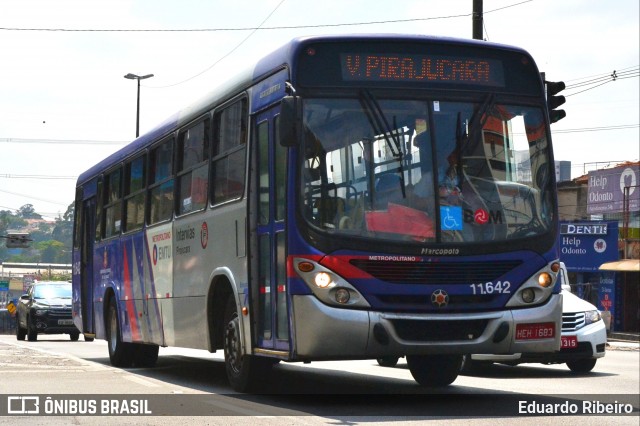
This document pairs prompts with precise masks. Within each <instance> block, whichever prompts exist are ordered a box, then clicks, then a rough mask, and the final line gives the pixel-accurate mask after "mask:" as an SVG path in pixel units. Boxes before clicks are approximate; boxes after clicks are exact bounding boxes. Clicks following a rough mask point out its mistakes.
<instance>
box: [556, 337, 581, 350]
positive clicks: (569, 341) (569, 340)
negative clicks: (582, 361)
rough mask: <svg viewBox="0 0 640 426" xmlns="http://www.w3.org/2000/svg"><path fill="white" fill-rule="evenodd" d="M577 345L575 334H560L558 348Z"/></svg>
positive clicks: (575, 346)
mask: <svg viewBox="0 0 640 426" xmlns="http://www.w3.org/2000/svg"><path fill="white" fill-rule="evenodd" d="M577 347H578V338H577V337H576V336H560V349H571V348H577Z"/></svg>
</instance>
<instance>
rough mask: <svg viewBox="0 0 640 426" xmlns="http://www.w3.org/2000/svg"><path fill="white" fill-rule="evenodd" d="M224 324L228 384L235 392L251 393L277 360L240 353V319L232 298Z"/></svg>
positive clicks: (225, 363) (228, 304) (226, 310)
mask: <svg viewBox="0 0 640 426" xmlns="http://www.w3.org/2000/svg"><path fill="white" fill-rule="evenodd" d="M224 324H225V326H224V365H225V370H226V372H227V378H228V379H229V384H230V385H231V387H232V388H233V390H235V391H236V392H250V391H253V390H254V389H255V388H256V385H257V383H258V380H260V379H264V378H265V376H266V375H268V373H269V370H270V369H271V367H272V366H273V365H274V364H275V363H277V360H272V359H270V358H261V357H256V356H251V355H247V354H243V353H242V334H241V333H240V319H239V317H238V310H237V309H236V303H235V300H234V298H233V296H230V297H229V300H228V301H227V307H226V309H225V314H224Z"/></svg>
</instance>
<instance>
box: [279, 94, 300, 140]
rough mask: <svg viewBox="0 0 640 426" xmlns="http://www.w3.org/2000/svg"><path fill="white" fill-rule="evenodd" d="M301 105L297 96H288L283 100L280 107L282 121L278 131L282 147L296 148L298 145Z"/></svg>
mask: <svg viewBox="0 0 640 426" xmlns="http://www.w3.org/2000/svg"><path fill="white" fill-rule="evenodd" d="M299 109H300V103H299V102H298V99H297V98H296V97H295V96H286V97H284V98H283V99H282V105H281V107H280V120H279V122H278V130H279V133H280V145H282V146H296V145H297V144H298V138H299V135H300V131H299V128H300V126H299V117H300V114H299Z"/></svg>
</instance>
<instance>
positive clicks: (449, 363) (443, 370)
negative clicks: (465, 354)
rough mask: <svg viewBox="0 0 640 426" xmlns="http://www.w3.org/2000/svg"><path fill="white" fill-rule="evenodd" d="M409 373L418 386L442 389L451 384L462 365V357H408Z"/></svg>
mask: <svg viewBox="0 0 640 426" xmlns="http://www.w3.org/2000/svg"><path fill="white" fill-rule="evenodd" d="M407 364H408V366H409V371H411V375H412V376H413V378H414V379H415V381H416V382H418V384H420V385H421V386H427V387H442V386H447V385H450V384H451V383H453V382H454V381H455V380H456V378H457V377H458V374H460V366H461V364H462V355H408V356H407Z"/></svg>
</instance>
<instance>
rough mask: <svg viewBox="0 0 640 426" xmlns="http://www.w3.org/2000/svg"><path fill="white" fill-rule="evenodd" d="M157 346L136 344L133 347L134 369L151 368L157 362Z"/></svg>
mask: <svg viewBox="0 0 640 426" xmlns="http://www.w3.org/2000/svg"><path fill="white" fill-rule="evenodd" d="M159 349H160V347H159V346H158V345H145V344H142V343H136V344H134V345H133V365H135V366H136V367H144V368H151V367H155V365H156V362H158V350H159Z"/></svg>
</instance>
